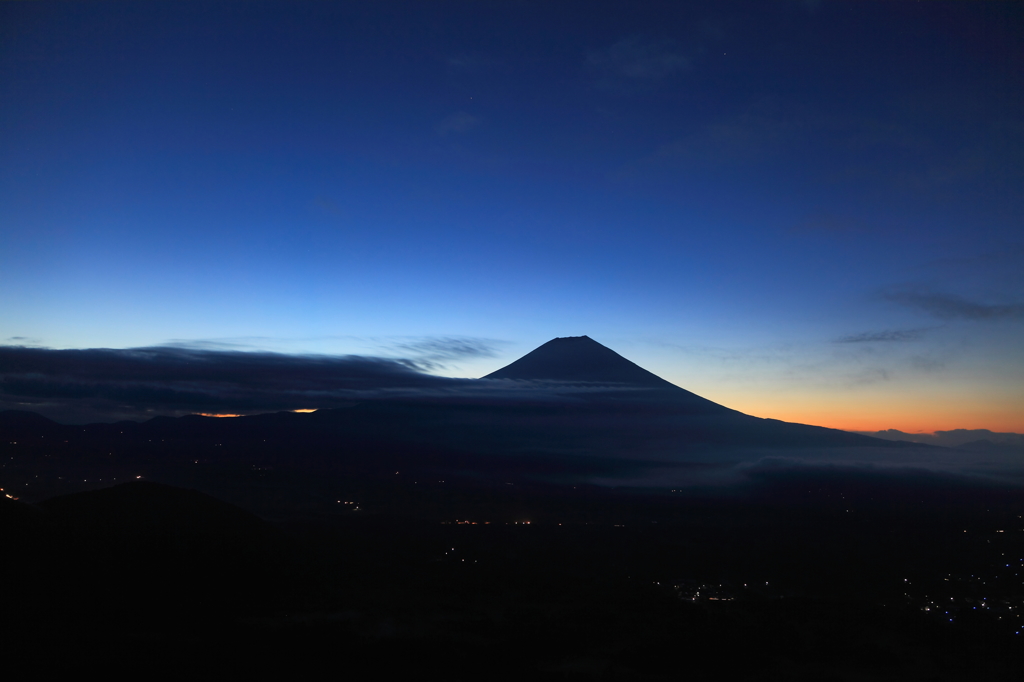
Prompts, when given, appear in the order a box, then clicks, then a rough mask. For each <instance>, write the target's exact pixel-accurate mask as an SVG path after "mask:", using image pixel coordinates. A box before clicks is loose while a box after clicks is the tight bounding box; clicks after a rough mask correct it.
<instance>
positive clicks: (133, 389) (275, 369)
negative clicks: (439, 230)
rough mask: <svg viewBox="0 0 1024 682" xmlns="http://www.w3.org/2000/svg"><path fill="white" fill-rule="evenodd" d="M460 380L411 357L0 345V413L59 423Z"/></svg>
mask: <svg viewBox="0 0 1024 682" xmlns="http://www.w3.org/2000/svg"><path fill="white" fill-rule="evenodd" d="M460 383H463V382H460V380H457V379H445V378H442V377H435V376H431V375H428V374H424V373H422V372H421V371H420V369H419V366H418V364H417V363H416V362H414V361H411V360H401V359H385V358H377V357H364V356H355V355H349V356H341V357H332V356H316V355H284V354H278V353H258V352H240V351H218V350H209V349H197V348H183V347H156V348H131V349H102V348H100V349H87V350H52V349H46V348H25V347H17V346H0V408H2V409H27V410H39V411H41V412H44V413H48V414H50V415H53V416H54V418H58V419H59V418H60V417H61V416H62V415H67V416H68V417H70V416H71V415H75V414H81V415H82V416H86V415H89V414H93V415H95V417H97V418H98V417H101V416H102V415H104V414H109V415H112V416H113V415H116V416H121V417H128V416H131V415H138V416H145V415H147V414H154V413H159V414H180V413H187V412H221V411H227V412H239V411H269V410H287V409H301V408H308V407H327V406H330V405H336V404H339V403H342V402H345V401H351V400H353V399H358V398H359V396H363V395H367V394H381V393H386V392H400V391H424V390H444V389H445V388H448V387H453V386H457V385H459V384H460Z"/></svg>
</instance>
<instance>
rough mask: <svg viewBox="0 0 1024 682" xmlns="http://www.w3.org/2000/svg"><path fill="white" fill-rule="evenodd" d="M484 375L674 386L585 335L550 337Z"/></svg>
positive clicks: (504, 377)
mask: <svg viewBox="0 0 1024 682" xmlns="http://www.w3.org/2000/svg"><path fill="white" fill-rule="evenodd" d="M484 379H518V380H521V381H522V380H525V381H570V382H577V381H585V382H588V383H602V384H604V383H613V384H628V385H631V386H646V387H650V388H669V387H675V386H674V385H673V384H671V383H669V382H667V381H665V380H664V379H662V378H661V377H659V376H657V375H656V374H652V373H651V372H648V371H647V370H646V369H644V368H643V367H640V366H639V365H637V364H635V363H633V362H630V361H629V360H627V359H626V358H624V357H622V356H621V355H619V354H618V353H616V352H615V351H613V350H612V349H611V348H608V347H607V346H602V345H601V344H600V343H598V342H597V341H594V340H593V339H592V338H590V337H589V336H565V337H559V338H555V339H552V340H550V341H548V342H547V343H545V344H544V345H542V346H540V347H538V348H537V349H535V350H533V351H531V352H529V353H527V354H526V355H524V356H523V357H521V358H519V359H518V360H516V361H515V362H513V363H511V364H509V365H506V366H505V367H502V368H501V369H499V370H498V371H496V372H492V373H490V374H488V375H487V376H485V377H484Z"/></svg>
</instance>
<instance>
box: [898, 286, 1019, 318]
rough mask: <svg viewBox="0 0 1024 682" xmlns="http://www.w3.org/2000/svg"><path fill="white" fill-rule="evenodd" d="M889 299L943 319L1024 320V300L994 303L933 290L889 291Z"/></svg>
mask: <svg viewBox="0 0 1024 682" xmlns="http://www.w3.org/2000/svg"><path fill="white" fill-rule="evenodd" d="M882 297H883V298H884V299H885V300H888V301H892V302H893V303H898V304H900V305H903V306H906V307H908V308H914V309H916V310H921V311H923V312H926V313H928V314H929V315H932V316H934V317H937V318H939V319H943V320H1000V319H1024V303H1009V304H992V303H980V302H978V301H971V300H968V299H966V298H962V297H960V296H955V295H952V294H943V293H937V292H929V291H888V292H885V293H883V294H882Z"/></svg>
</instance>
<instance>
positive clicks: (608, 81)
mask: <svg viewBox="0 0 1024 682" xmlns="http://www.w3.org/2000/svg"><path fill="white" fill-rule="evenodd" d="M587 63H588V64H589V65H590V67H591V68H593V69H594V70H595V72H596V75H597V83H598V85H599V86H600V87H603V88H605V89H627V90H628V89H634V88H636V87H637V86H641V87H650V86H652V85H654V84H656V83H658V82H660V81H664V80H665V79H667V78H669V77H670V76H673V75H675V74H678V73H679V72H681V71H685V70H687V69H689V68H690V64H691V62H690V59H689V58H688V57H687V56H686V55H684V54H683V53H682V50H681V49H680V48H679V47H678V46H677V45H676V44H675V43H674V42H672V41H668V40H653V39H649V38H644V37H642V36H629V37H626V38H623V39H622V40H619V41H618V42H616V43H615V44H613V45H612V46H610V47H608V48H606V49H603V50H595V51H592V52H590V53H588V54H587Z"/></svg>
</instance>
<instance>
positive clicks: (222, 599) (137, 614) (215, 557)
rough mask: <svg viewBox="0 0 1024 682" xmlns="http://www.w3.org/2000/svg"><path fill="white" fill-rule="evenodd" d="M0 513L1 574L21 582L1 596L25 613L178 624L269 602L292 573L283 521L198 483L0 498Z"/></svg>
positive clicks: (264, 607) (267, 606)
mask: <svg viewBox="0 0 1024 682" xmlns="http://www.w3.org/2000/svg"><path fill="white" fill-rule="evenodd" d="M7 502H8V503H10V502H11V501H10V500H7ZM14 504H15V505H17V504H18V503H14ZM0 519H2V520H3V525H4V526H5V527H6V530H7V531H8V532H6V533H5V541H7V547H6V548H7V549H8V550H9V551H10V552H11V557H13V560H12V561H10V562H7V565H5V567H4V570H5V573H6V577H7V579H8V580H10V581H13V582H12V583H6V584H19V585H22V586H23V590H21V591H20V592H19V594H18V595H17V597H16V598H14V599H11V600H8V601H9V604H8V606H9V607H10V609H11V612H12V613H15V614H17V615H19V616H20V617H23V618H26V619H29V620H32V619H36V618H52V617H54V616H52V615H47V614H48V613H51V614H61V615H60V618H62V619H63V620H65V621H67V622H68V623H69V624H70V623H73V622H78V621H79V620H80V619H83V618H85V619H89V620H100V621H102V620H104V619H108V618H115V619H123V618H129V619H132V618H136V619H137V618H145V619H146V620H147V622H149V624H150V626H153V627H164V625H168V626H173V627H179V626H181V625H182V624H185V623H198V622H199V621H201V620H202V619H204V618H214V619H217V618H223V617H230V618H234V617H237V616H239V615H245V614H251V613H261V612H268V611H272V610H273V609H274V608H275V605H276V604H278V603H279V602H280V600H281V599H282V598H283V595H284V594H285V593H286V592H287V591H288V589H290V588H289V587H288V584H289V583H295V575H294V570H295V569H294V566H293V565H292V561H293V559H294V556H293V555H294V548H293V545H292V543H291V541H290V540H288V539H287V538H286V537H285V536H284V535H283V534H282V533H281V531H279V530H278V529H276V528H274V527H272V526H270V525H269V524H267V523H266V522H265V521H263V520H262V519H260V518H258V517H256V516H254V515H253V514H251V513H249V512H247V511H244V510H242V509H239V508H238V507H235V506H234V505H231V504H228V503H226V502H222V501H220V500H217V499H215V498H213V497H210V496H208V495H205V494H203V493H199V492H197V491H194V490H184V489H181V488H176V487H172V486H168V485H162V484H158V483H151V482H142V481H138V482H132V483H125V484H121V485H116V486H113V487H110V488H105V489H101V490H93V491H87V492H81V493H74V494H71V495H64V496H60V497H56V498H53V499H49V500H45V501H43V502H41V503H39V504H37V505H35V506H34V507H27V505H22V506H12V504H3V505H2V507H0Z"/></svg>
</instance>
